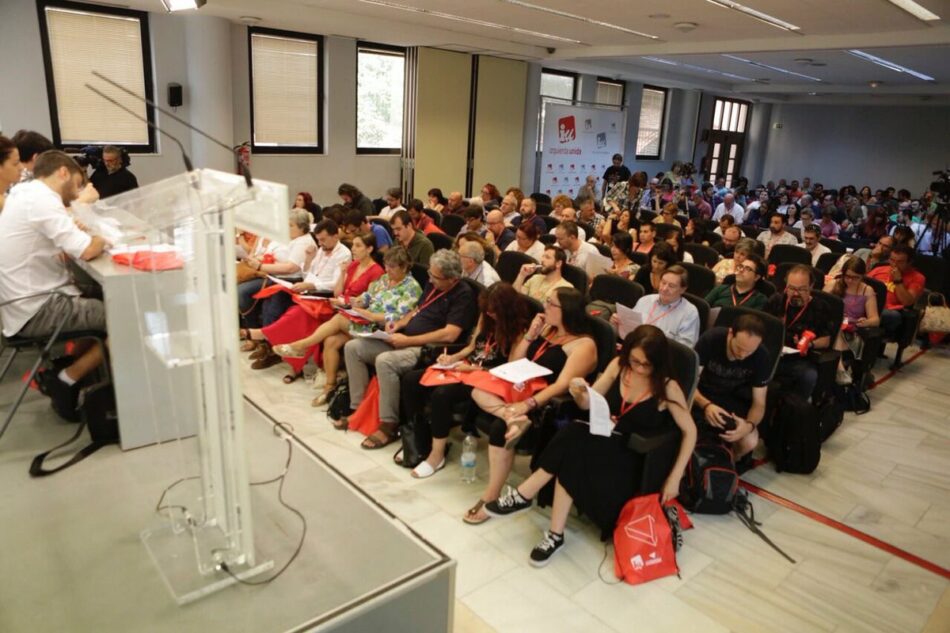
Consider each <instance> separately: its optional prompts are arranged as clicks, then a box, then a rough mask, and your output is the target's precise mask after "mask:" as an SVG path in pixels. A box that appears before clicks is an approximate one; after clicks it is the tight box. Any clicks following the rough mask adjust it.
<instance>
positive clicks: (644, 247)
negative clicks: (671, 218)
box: [633, 222, 656, 255]
mask: <svg viewBox="0 0 950 633" xmlns="http://www.w3.org/2000/svg"><path fill="white" fill-rule="evenodd" d="M654 246H656V227H655V226H653V222H642V223H641V224H640V229H639V232H638V233H637V243H636V245H635V246H634V248H633V252H634V253H646V254H648V255H649V254H650V253H652V252H653V247H654Z"/></svg>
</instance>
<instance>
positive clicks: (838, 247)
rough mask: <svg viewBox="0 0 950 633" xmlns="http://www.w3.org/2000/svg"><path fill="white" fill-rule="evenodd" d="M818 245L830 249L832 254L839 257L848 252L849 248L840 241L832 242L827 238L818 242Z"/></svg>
mask: <svg viewBox="0 0 950 633" xmlns="http://www.w3.org/2000/svg"><path fill="white" fill-rule="evenodd" d="M818 243H819V244H821V245H822V246H825V247H826V248H828V249H829V250H830V251H831V252H832V253H835V254H837V255H838V257H841V256H842V255H844V254H845V253H847V252H848V247H847V246H845V245H844V244H843V243H842V242H841V241H840V240H832V239H828V238H827V237H822V238H820V239H819V240H818Z"/></svg>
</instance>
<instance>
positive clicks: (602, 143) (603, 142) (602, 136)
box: [597, 132, 607, 149]
mask: <svg viewBox="0 0 950 633" xmlns="http://www.w3.org/2000/svg"><path fill="white" fill-rule="evenodd" d="M603 147H607V133H606V132H599V133H598V134H597V149H600V148H603Z"/></svg>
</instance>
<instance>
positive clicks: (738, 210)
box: [712, 193, 745, 224]
mask: <svg viewBox="0 0 950 633" xmlns="http://www.w3.org/2000/svg"><path fill="white" fill-rule="evenodd" d="M724 215H731V216H732V219H733V220H735V223H736V224H742V221H743V220H744V219H745V210H744V209H743V208H742V206H741V205H740V204H739V203H738V202H736V196H735V194H733V193H727V194H725V195H724V196H723V198H722V203H721V204H720V205H719V206H718V207H716V212H715V213H713V218H712V219H713V220H715V221H716V222H718V221H719V218H721V217H722V216H724Z"/></svg>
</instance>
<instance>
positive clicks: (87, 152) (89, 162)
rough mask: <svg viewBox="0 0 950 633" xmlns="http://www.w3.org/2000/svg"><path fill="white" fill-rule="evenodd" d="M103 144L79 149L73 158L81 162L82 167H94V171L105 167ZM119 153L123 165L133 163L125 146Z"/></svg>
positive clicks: (126, 165)
mask: <svg viewBox="0 0 950 633" xmlns="http://www.w3.org/2000/svg"><path fill="white" fill-rule="evenodd" d="M102 148H103V146H102V145H86V146H85V147H82V148H80V149H79V153H78V154H75V155H73V160H75V161H76V162H77V163H79V166H80V167H92V169H93V171H95V170H96V169H99V168H100V167H104V166H105V163H103V162H102ZM119 153H120V155H121V156H122V166H123V167H128V166H129V165H131V164H132V158H131V157H130V156H129V152H128V150H126V149H125V148H124V147H120V148H119Z"/></svg>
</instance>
